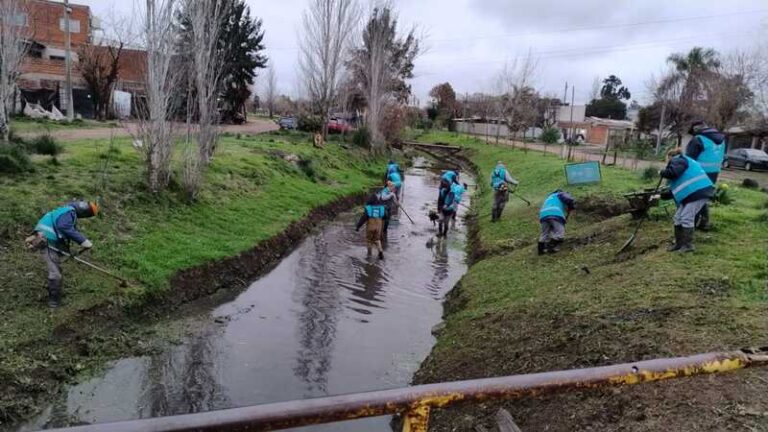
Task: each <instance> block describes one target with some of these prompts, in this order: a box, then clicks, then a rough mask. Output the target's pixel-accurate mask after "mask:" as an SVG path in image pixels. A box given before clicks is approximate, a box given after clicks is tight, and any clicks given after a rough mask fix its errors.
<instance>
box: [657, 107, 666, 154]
mask: <svg viewBox="0 0 768 432" xmlns="http://www.w3.org/2000/svg"><path fill="white" fill-rule="evenodd" d="M666 113H667V100H666V98H664V97H662V98H661V118H660V119H659V133H658V134H657V135H656V155H657V156H658V154H659V152H660V151H661V134H662V133H664V115H665V114H666Z"/></svg>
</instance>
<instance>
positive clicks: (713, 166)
mask: <svg viewBox="0 0 768 432" xmlns="http://www.w3.org/2000/svg"><path fill="white" fill-rule="evenodd" d="M698 138H699V141H701V143H702V144H703V145H704V151H703V152H701V154H699V159H698V160H697V162H699V164H700V165H701V167H702V168H703V169H704V172H705V173H707V174H718V173H720V169H721V168H722V166H723V158H724V157H725V143H724V142H723V143H720V144H715V142H714V141H712V140H711V139H709V138H707V137H705V136H704V135H698Z"/></svg>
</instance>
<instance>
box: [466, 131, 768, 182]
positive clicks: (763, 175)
mask: <svg viewBox="0 0 768 432" xmlns="http://www.w3.org/2000/svg"><path fill="white" fill-rule="evenodd" d="M479 138H481V137H479ZM490 142H495V140H494V139H491V140H490ZM499 143H502V144H505V145H509V146H512V147H515V148H521V149H522V148H527V149H529V150H535V151H541V152H544V151H546V152H547V153H553V154H557V155H559V154H561V151H562V150H563V147H562V146H560V145H547V146H545V145H544V144H538V143H525V144H523V143H522V142H520V141H512V140H504V139H500V140H499ZM566 150H567V149H566ZM571 158H572V159H573V160H575V161H577V162H581V161H597V162H600V161H602V160H603V148H602V147H600V146H593V145H582V146H577V147H573V148H572V150H571ZM606 163H613V154H609V155H608V156H607V157H606ZM616 165H618V166H621V167H624V168H628V169H634V170H642V169H645V168H648V167H653V168H657V169H662V168H664V165H665V164H664V163H663V162H657V161H647V160H635V159H634V158H628V157H621V156H617V157H616ZM720 178H721V179H724V180H729V181H731V182H735V183H739V184H740V183H741V182H742V181H744V179H746V178H750V179H752V180H755V181H757V182H758V183H759V184H760V186H761V187H768V172H766V171H744V170H737V169H726V170H723V171H722V173H721V174H720Z"/></svg>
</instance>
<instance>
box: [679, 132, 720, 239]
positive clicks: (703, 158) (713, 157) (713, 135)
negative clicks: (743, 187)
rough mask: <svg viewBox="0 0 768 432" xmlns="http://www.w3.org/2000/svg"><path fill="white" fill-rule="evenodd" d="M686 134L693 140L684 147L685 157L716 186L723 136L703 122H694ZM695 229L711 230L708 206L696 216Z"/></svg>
mask: <svg viewBox="0 0 768 432" xmlns="http://www.w3.org/2000/svg"><path fill="white" fill-rule="evenodd" d="M688 133H690V134H691V135H693V138H691V140H690V141H689V142H688V145H687V146H686V147H685V155H686V156H688V157H689V158H691V159H693V160H695V161H696V162H698V163H699V164H700V165H701V167H702V168H703V169H704V172H705V173H707V176H708V177H709V179H710V180H712V183H713V184H717V178H718V176H719V175H720V170H721V168H722V166H723V159H724V158H725V150H726V142H725V134H723V133H722V132H720V131H719V130H717V129H715V128H713V127H709V126H708V125H707V124H706V123H705V122H703V121H696V122H694V123H693V124H692V125H691V128H690V130H689V131H688ZM696 228H698V229H700V230H702V231H709V230H710V229H711V228H712V225H711V224H710V219H709V204H705V205H704V207H703V208H702V209H701V211H700V212H699V214H698V215H697V216H696Z"/></svg>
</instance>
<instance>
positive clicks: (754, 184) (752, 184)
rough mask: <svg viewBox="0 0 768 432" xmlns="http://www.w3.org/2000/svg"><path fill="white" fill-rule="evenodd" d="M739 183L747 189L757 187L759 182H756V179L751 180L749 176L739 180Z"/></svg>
mask: <svg viewBox="0 0 768 432" xmlns="http://www.w3.org/2000/svg"><path fill="white" fill-rule="evenodd" d="M741 185H742V186H744V187H745V188H747V189H757V188H758V187H760V184H758V183H757V182H756V181H754V180H752V179H751V178H745V179H744V181H743V182H741Z"/></svg>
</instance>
